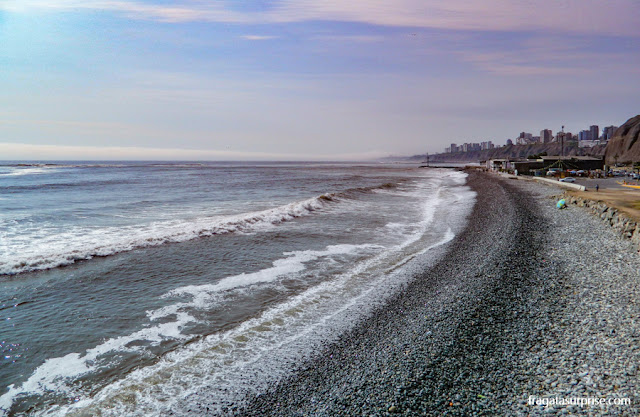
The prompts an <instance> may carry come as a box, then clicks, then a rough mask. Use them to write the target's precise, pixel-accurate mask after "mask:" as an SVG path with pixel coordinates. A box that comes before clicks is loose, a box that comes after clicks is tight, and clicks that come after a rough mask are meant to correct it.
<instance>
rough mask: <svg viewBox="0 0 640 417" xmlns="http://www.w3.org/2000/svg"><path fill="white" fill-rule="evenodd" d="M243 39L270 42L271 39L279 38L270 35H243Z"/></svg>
mask: <svg viewBox="0 0 640 417" xmlns="http://www.w3.org/2000/svg"><path fill="white" fill-rule="evenodd" d="M241 38H242V39H246V40H248V41H268V40H270V39H277V38H278V37H277V36H270V35H242V36H241Z"/></svg>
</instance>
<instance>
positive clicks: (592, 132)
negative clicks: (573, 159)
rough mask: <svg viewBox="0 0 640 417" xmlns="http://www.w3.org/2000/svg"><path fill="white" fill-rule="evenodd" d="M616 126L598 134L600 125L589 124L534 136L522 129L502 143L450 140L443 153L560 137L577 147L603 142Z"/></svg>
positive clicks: (604, 129)
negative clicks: (576, 129) (575, 144)
mask: <svg viewBox="0 0 640 417" xmlns="http://www.w3.org/2000/svg"><path fill="white" fill-rule="evenodd" d="M618 127H619V126H615V125H609V126H605V127H604V128H603V129H602V134H600V126H598V125H590V126H589V128H588V129H582V130H580V131H579V132H578V133H577V134H574V133H573V132H570V131H569V130H567V129H566V126H561V128H560V130H559V131H557V132H555V134H554V132H553V130H552V129H542V130H541V131H540V135H539V136H534V134H533V133H530V132H525V131H523V132H520V134H519V135H518V136H516V137H515V140H513V139H514V138H507V139H506V140H505V143H504V144H502V143H494V141H492V140H488V141H481V142H473V141H471V142H467V141H464V142H463V143H461V144H460V145H458V144H457V143H455V142H452V143H451V144H449V146H447V147H445V148H444V153H451V152H469V151H479V150H488V149H494V148H495V147H502V146H506V145H528V144H534V143H552V142H558V141H560V140H561V139H562V138H564V140H567V141H577V142H578V146H579V147H591V146H594V145H600V144H605V143H606V142H607V141H608V140H609V139H611V138H612V137H613V135H614V134H615V131H616V129H618Z"/></svg>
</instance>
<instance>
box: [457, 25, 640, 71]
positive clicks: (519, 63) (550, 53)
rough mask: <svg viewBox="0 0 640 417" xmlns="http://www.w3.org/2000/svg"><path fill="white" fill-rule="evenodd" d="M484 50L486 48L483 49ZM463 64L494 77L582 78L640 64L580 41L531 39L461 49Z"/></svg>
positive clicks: (634, 56) (628, 56)
mask: <svg viewBox="0 0 640 417" xmlns="http://www.w3.org/2000/svg"><path fill="white" fill-rule="evenodd" d="M485 49H486V48H485ZM456 54H457V55H459V56H460V57H461V59H462V60H463V61H466V62H469V63H471V64H473V65H474V66H475V67H477V68H478V69H480V70H482V71H484V72H488V73H494V74H498V75H512V76H530V75H534V76H535V75H543V76H545V75H585V74H593V73H595V72H598V71H602V69H603V68H606V69H607V71H608V72H610V73H613V72H621V71H623V72H630V71H633V70H634V69H635V68H637V66H638V64H639V63H640V61H639V59H638V55H637V54H626V53H622V52H612V51H608V50H604V51H603V50H595V49H594V48H593V46H592V45H590V44H589V43H588V42H587V41H586V40H584V39H571V38H567V37H553V36H544V35H543V36H534V37H530V38H527V39H525V40H524V41H521V42H517V43H515V44H511V45H509V47H505V46H496V45H492V49H491V50H488V49H486V50H482V49H479V48H471V47H465V48H461V49H460V50H458V51H456Z"/></svg>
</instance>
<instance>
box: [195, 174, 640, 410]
mask: <svg viewBox="0 0 640 417" xmlns="http://www.w3.org/2000/svg"><path fill="white" fill-rule="evenodd" d="M468 183H469V185H470V186H471V187H472V188H473V189H474V190H475V191H476V192H477V193H478V197H477V203H476V205H475V207H474V209H473V212H472V213H471V215H470V217H469V222H468V226H467V228H466V229H465V230H464V232H463V233H461V234H459V235H458V236H457V237H456V238H455V240H454V242H453V243H452V245H451V246H450V250H449V251H448V252H447V253H446V254H445V255H443V256H442V257H441V258H440V260H439V261H438V262H437V263H436V264H435V265H434V266H433V267H431V268H430V269H428V270H427V271H424V273H422V274H420V275H418V276H416V277H415V279H414V280H413V281H412V282H411V283H410V284H408V285H407V287H406V288H405V289H404V290H403V291H401V292H399V293H398V294H397V295H396V296H394V297H393V298H391V299H390V300H389V302H388V303H387V304H385V305H384V306H382V307H380V308H379V309H377V310H376V311H375V312H374V314H372V315H370V316H369V317H368V318H367V319H364V320H362V321H361V322H359V323H358V324H357V325H356V326H355V327H354V328H353V329H352V330H350V331H349V332H347V333H345V334H343V335H342V336H341V337H340V338H339V339H338V340H337V341H335V342H331V343H330V344H327V345H325V346H324V347H323V349H322V350H321V351H320V352H319V353H318V355H317V356H315V357H314V358H312V359H310V360H309V361H307V362H306V363H304V364H303V365H302V366H300V367H299V368H298V369H297V371H296V372H295V373H294V374H293V376H292V377H290V378H288V379H286V380H285V381H283V382H281V383H279V384H278V385H276V386H274V387H273V388H272V389H271V390H269V391H267V392H264V393H260V394H259V395H258V396H256V397H255V398H253V399H252V400H251V401H250V402H249V403H248V405H246V406H242V407H239V408H235V409H234V408H229V409H227V410H226V413H227V414H229V415H245V416H255V415H271V416H381V415H424V416H442V415H447V416H469V415H478V416H480V415H487V416H489V415H523V416H526V415H589V416H600V415H620V416H626V415H638V413H640V398H639V396H638V393H637V381H638V364H639V363H640V344H639V343H638V342H639V340H638V339H639V337H640V331H639V329H640V323H638V316H639V313H640V306H639V304H638V302H639V301H638V300H640V285H639V284H638V271H640V257H639V255H638V254H637V252H636V249H635V248H634V247H633V246H632V245H631V243H630V241H628V240H625V239H623V238H622V237H621V236H620V235H618V234H617V233H616V232H615V231H614V230H613V229H612V228H611V227H609V226H608V225H606V224H605V223H604V222H603V221H602V220H600V219H599V218H597V217H596V216H594V215H592V214H590V213H589V212H587V211H586V210H584V209H582V208H579V207H575V206H570V207H569V208H568V209H565V210H557V209H556V208H555V202H556V200H555V199H553V196H554V195H558V194H560V193H561V191H560V190H559V189H557V188H555V187H553V186H547V185H541V184H537V183H531V182H527V181H521V180H509V179H500V178H497V177H495V176H492V175H488V174H483V173H479V172H470V176H469V179H468ZM586 397H590V398H598V399H600V398H604V399H605V400H604V401H605V402H606V401H609V400H611V401H614V400H615V401H618V400H620V401H622V400H625V399H626V400H625V401H627V402H626V403H625V404H622V405H620V404H613V403H612V404H597V405H593V404H591V405H576V404H574V405H564V404H562V405H559V404H550V403H549V400H551V399H553V398H560V399H565V398H586ZM532 399H534V401H533V403H532ZM535 399H538V401H537V403H536V402H535ZM540 399H546V401H547V402H546V404H545V403H543V402H541V401H540ZM202 406H203V407H204V406H205V404H202ZM195 411H197V410H194V412H195ZM200 411H202V410H200Z"/></svg>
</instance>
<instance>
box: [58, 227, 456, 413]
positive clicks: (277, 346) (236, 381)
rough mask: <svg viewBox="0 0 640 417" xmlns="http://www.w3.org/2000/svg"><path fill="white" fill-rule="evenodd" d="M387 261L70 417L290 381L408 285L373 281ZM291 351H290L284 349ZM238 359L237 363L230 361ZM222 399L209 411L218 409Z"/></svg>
mask: <svg viewBox="0 0 640 417" xmlns="http://www.w3.org/2000/svg"><path fill="white" fill-rule="evenodd" d="M451 239H452V237H451V234H450V231H449V232H447V234H446V235H445V236H444V237H443V238H442V239H441V240H439V241H436V242H435V243H433V244H432V245H430V246H428V247H427V248H425V249H424V250H425V252H426V251H429V250H432V249H434V248H436V247H438V246H441V245H443V244H445V243H447V242H449V241H450V240H451ZM396 249H398V248H396ZM386 256H387V253H386V251H385V252H382V253H380V254H379V255H377V256H375V257H373V258H370V259H369V260H368V261H366V262H363V263H361V264H358V265H356V266H354V268H353V269H351V270H349V271H348V272H346V273H344V274H342V275H341V276H339V277H336V279H335V280H332V281H328V282H324V283H322V284H320V285H317V286H315V287H313V288H310V289H309V290H307V291H305V292H304V293H303V294H300V295H298V296H296V297H293V298H292V299H290V300H289V301H287V302H285V303H282V304H280V305H278V306H275V307H274V308H272V309H270V310H268V311H266V312H265V313H263V314H262V315H261V316H260V317H257V318H254V319H251V320H248V321H246V322H244V323H242V324H241V325H240V326H238V327H237V328H235V329H233V330H230V331H228V332H225V333H224V334H216V335H211V336H208V337H206V338H204V339H203V340H201V341H198V342H196V343H193V344H190V345H188V346H186V347H184V348H183V349H181V350H180V351H179V352H178V351H176V352H171V353H169V354H167V355H166V356H165V357H163V358H162V360H161V361H160V362H159V363H157V364H155V365H153V366H150V367H147V368H142V369H139V370H137V371H134V372H133V373H132V374H130V375H129V376H127V377H126V378H125V379H124V380H121V381H118V382H116V383H114V384H112V385H110V386H108V387H105V388H104V389H103V390H102V391H101V392H99V393H98V394H97V395H96V396H95V397H94V398H85V399H83V400H81V401H79V402H77V403H76V404H74V405H71V406H68V407H64V408H63V410H64V412H65V413H69V415H75V414H74V412H76V411H77V412H78V413H79V415H86V414H87V413H88V414H91V413H92V412H94V411H97V410H99V411H100V412H101V414H102V415H104V416H118V415H132V416H133V415H136V416H143V415H144V416H149V415H151V416H159V415H163V414H165V413H166V412H167V410H169V409H173V407H178V408H179V407H180V403H182V402H184V401H185V399H186V398H188V397H189V395H192V394H195V395H198V396H199V395H200V392H199V390H200V389H202V388H203V387H207V389H212V390H215V389H218V390H219V391H220V393H219V394H220V395H222V396H225V395H231V396H233V395H234V391H243V390H244V391H245V393H246V392H256V390H262V389H265V388H266V386H265V385H264V384H265V383H266V382H267V381H266V379H273V378H277V377H278V376H282V375H284V374H286V372H287V371H288V370H289V365H288V364H289V363H290V362H291V361H293V360H295V359H296V358H299V357H300V356H301V355H304V354H307V351H308V349H311V348H313V346H314V345H315V343H318V342H319V341H320V340H326V338H327V337H330V334H335V333H336V331H339V329H340V328H343V329H344V328H345V327H344V326H347V327H348V326H349V325H351V324H353V323H355V322H356V321H357V318H358V317H362V316H363V315H365V314H367V312H368V311H370V310H371V309H372V308H374V307H375V305H376V304H377V303H379V302H381V301H382V300H383V298H384V297H383V296H382V295H381V293H382V292H384V291H385V290H382V289H381V288H380V287H379V285H380V284H381V283H382V282H383V281H385V280H386V281H389V283H390V285H392V286H393V284H395V285H400V281H397V280H393V279H391V280H390V278H389V276H388V275H385V274H375V275H371V274H370V272H372V268H373V270H375V268H376V266H377V265H378V264H379V263H380V262H381V261H382V260H383V258H385V257H386ZM405 263H406V261H405ZM363 281H366V282H364V283H363ZM387 291H388V290H387ZM365 300H366V301H365ZM338 317H341V319H340V320H339V322H340V323H334V320H336V319H337V318H338ZM336 326H337V327H336ZM283 346H287V348H286V349H281V348H282V347H283ZM231 357H233V358H234V360H233V361H232V362H229V358H231ZM258 361H260V363H259V364H258ZM263 361H264V362H263ZM158 381H160V383H158ZM240 395H241V393H240ZM125 397H126V398H125ZM160 398H161V399H162V401H159V399H160ZM199 398H200V397H199ZM200 399H201V400H204V401H207V399H205V398H200ZM227 399H229V398H227ZM232 399H233V398H232ZM236 399H237V398H236ZM216 400H219V398H218V399H216ZM216 400H212V401H210V402H209V404H210V405H211V406H212V407H215V406H216V403H217V401H216ZM218 404H219V402H218ZM59 411H61V410H58V409H56V410H52V412H51V413H46V415H58V414H60V413H59ZM177 414H178V415H180V413H177ZM184 414H185V415H188V413H184Z"/></svg>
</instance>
